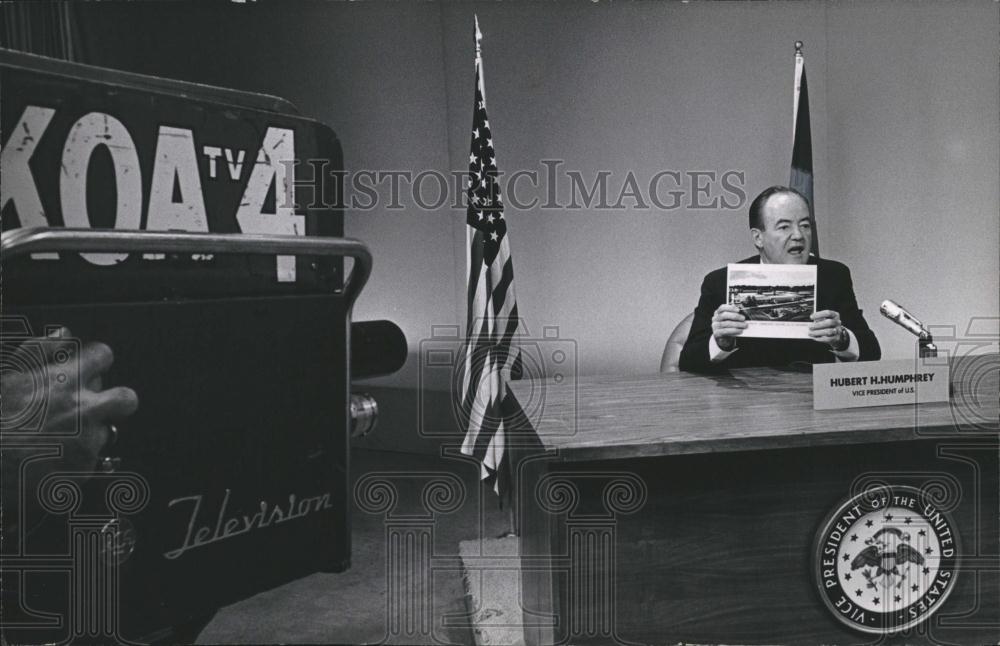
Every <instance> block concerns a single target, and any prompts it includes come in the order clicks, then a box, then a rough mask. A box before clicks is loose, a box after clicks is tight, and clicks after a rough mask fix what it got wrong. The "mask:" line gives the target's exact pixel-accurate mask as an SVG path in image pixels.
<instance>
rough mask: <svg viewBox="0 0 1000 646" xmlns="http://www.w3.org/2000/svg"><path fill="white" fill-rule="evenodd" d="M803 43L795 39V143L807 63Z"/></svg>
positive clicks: (793, 123)
mask: <svg viewBox="0 0 1000 646" xmlns="http://www.w3.org/2000/svg"><path fill="white" fill-rule="evenodd" d="M802 47H803V43H802V41H801V40H797V41H795V91H794V94H793V95H792V143H793V144H794V143H795V127H796V126H797V125H798V120H799V93H800V92H801V91H802V68H803V66H804V65H805V62H806V59H805V55H804V54H803V53H802Z"/></svg>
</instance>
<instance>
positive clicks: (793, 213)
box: [680, 186, 882, 372]
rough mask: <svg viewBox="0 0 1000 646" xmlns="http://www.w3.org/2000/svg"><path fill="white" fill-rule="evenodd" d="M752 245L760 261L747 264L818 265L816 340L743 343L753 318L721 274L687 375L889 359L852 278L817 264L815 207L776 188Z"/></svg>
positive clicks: (701, 312)
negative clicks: (734, 301) (729, 295)
mask: <svg viewBox="0 0 1000 646" xmlns="http://www.w3.org/2000/svg"><path fill="white" fill-rule="evenodd" d="M750 238H751V240H752V241H753V244H754V246H755V247H756V248H757V251H758V254H759V255H757V256H753V257H751V258H747V259H746V260H741V261H740V262H741V263H757V262H759V263H784V264H801V265H804V264H810V265H816V297H817V302H816V310H817V311H816V312H814V313H813V314H812V315H811V317H810V318H811V320H812V322H811V323H810V324H809V336H810V337H811V338H810V339H763V338H745V339H744V338H740V335H741V334H742V333H743V330H745V329H746V327H747V323H746V318H745V317H744V316H743V315H742V314H740V313H739V308H737V307H736V306H735V305H730V304H727V303H726V268H725V267H723V268H721V269H716V270H715V271H713V272H711V273H710V274H708V275H707V276H705V280H704V281H703V282H702V285H701V299H700V300H699V301H698V307H697V308H695V311H694V320H693V321H692V323H691V332H690V333H689V334H688V338H687V341H686V342H685V344H684V349H683V350H682V351H681V358H680V369H681V370H687V371H691V372H712V371H718V370H722V369H727V368H746V367H750V366H785V365H788V364H791V363H793V362H806V363H826V362H833V361H871V360H875V359H878V358H879V357H881V356H882V351H881V349H880V348H879V344H878V339H876V338H875V333H874V332H872V331H871V328H869V327H868V323H867V322H866V321H865V319H864V316H862V314H861V310H860V309H858V302H857V299H856V298H855V296H854V286H853V284H852V283H851V271H850V270H849V269H848V268H847V266H846V265H844V264H842V263H839V262H836V261H834V260H826V259H823V258H816V257H815V256H812V255H810V254H809V250H810V249H811V248H812V225H811V222H810V219H809V205H808V203H807V202H806V199H805V198H804V197H803V196H802V194H801V193H799V192H798V191H796V190H794V189H791V188H787V187H784V186H772V187H770V188H768V189H766V190H764V191H763V192H762V193H761V194H760V195H758V196H757V197H756V198H754V201H753V202H752V203H751V204H750Z"/></svg>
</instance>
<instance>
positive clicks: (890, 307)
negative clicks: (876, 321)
mask: <svg viewBox="0 0 1000 646" xmlns="http://www.w3.org/2000/svg"><path fill="white" fill-rule="evenodd" d="M879 311H880V312H882V315H883V316H884V317H886V318H887V319H889V320H890V321H892V322H894V323H896V324H897V325H899V326H900V327H902V328H904V329H906V330H908V331H909V332H911V333H912V334H915V335H916V336H918V337H920V338H921V339H927V340H930V338H931V333H930V332H928V331H927V328H925V327H924V324H923V323H921V322H920V321H919V320H918V319H917V317H915V316H914V315H912V314H910V313H909V312H907V311H906V310H905V309H903V307H902V306H900V305H899V303H896V302H894V301H890V300H885V301H882V305H881V306H880V307H879Z"/></svg>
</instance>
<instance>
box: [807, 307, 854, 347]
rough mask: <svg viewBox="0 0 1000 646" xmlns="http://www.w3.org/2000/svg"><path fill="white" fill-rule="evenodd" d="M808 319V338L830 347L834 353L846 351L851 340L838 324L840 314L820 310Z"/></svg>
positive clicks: (844, 329)
mask: <svg viewBox="0 0 1000 646" xmlns="http://www.w3.org/2000/svg"><path fill="white" fill-rule="evenodd" d="M809 318H811V319H812V323H810V324H809V336H810V337H812V338H813V339H815V340H816V341H819V342H820V343H825V344H827V345H829V346H830V348H831V349H832V350H834V351H835V352H841V351H843V350H846V349H847V346H848V345H850V343H851V338H850V337H849V336H848V335H847V328H845V327H844V326H843V325H842V324H841V323H840V314H838V313H837V312H834V311H833V310H821V311H819V312H813V313H812V314H811V315H810V316H809Z"/></svg>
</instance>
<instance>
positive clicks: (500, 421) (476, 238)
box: [461, 22, 521, 498]
mask: <svg viewBox="0 0 1000 646" xmlns="http://www.w3.org/2000/svg"><path fill="white" fill-rule="evenodd" d="M480 37H481V34H480V33H479V25H478V22H477V24H476V47H477V56H476V99H475V105H474V107H473V117H472V152H471V153H470V154H469V178H468V187H467V191H466V192H467V196H468V202H469V206H468V212H467V218H466V223H467V224H468V228H467V233H468V235H467V238H468V241H469V255H468V259H469V282H468V306H469V309H468V312H469V315H468V327H467V330H466V345H465V354H464V359H465V361H464V365H463V367H462V393H461V394H462V411H463V413H464V416H465V419H466V420H467V428H466V434H465V441H464V442H463V443H462V452H463V453H465V454H466V455H472V456H474V457H476V458H477V459H478V460H479V462H480V464H481V477H482V479H483V480H484V481H487V483H488V484H492V486H493V490H494V491H495V492H496V493H497V494H498V495H500V496H501V498H503V497H505V496H507V495H508V494H509V492H510V469H509V465H508V462H509V457H508V456H506V449H507V443H508V440H509V437H510V432H511V429H510V420H511V418H512V415H513V414H515V411H517V410H520V409H519V407H518V406H517V403H516V401H515V400H514V395H513V394H512V393H511V392H510V391H509V389H508V388H507V382H508V381H509V380H510V379H517V378H519V377H520V372H521V361H520V351H519V349H518V347H517V345H516V339H515V337H516V336H517V335H518V333H519V329H520V320H519V318H518V313H517V299H516V298H515V296H514V265H513V262H512V260H511V257H510V238H509V237H508V235H507V221H506V220H505V219H504V217H503V202H502V200H501V196H500V186H499V183H498V177H497V174H498V173H497V160H496V150H495V149H494V147H493V134H492V132H491V130H490V121H489V118H488V117H487V116H486V98H485V96H484V95H485V92H484V90H483V73H482V72H483V63H482V58H481V57H480V56H479V55H478V47H479V38H480ZM505 422H506V423H505Z"/></svg>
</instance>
